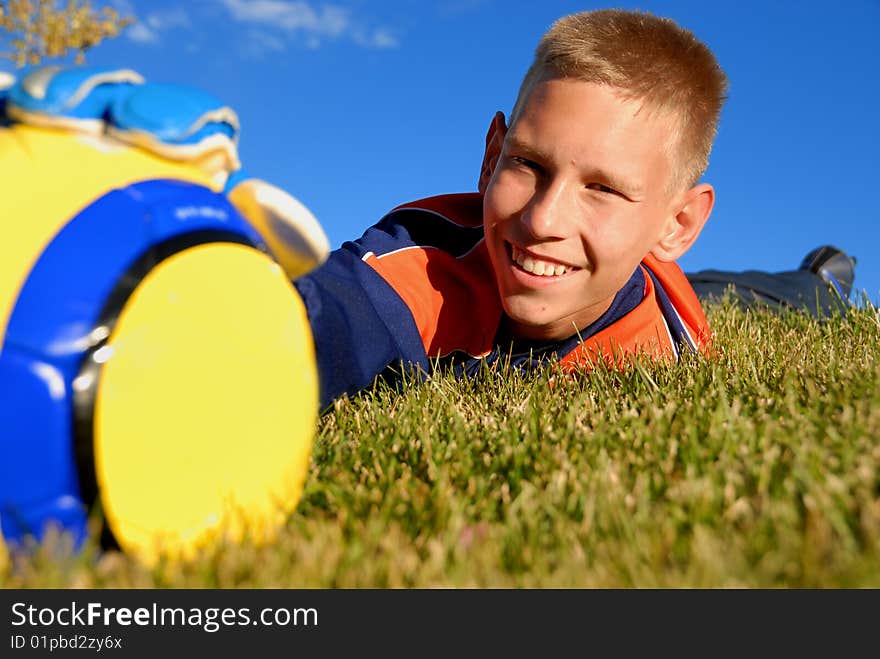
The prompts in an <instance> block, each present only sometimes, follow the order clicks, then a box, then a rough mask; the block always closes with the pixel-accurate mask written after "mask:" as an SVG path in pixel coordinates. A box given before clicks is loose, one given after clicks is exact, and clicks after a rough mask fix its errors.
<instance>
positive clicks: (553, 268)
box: [511, 245, 571, 277]
mask: <svg viewBox="0 0 880 659" xmlns="http://www.w3.org/2000/svg"><path fill="white" fill-rule="evenodd" d="M511 256H512V257H513V260H514V262H515V263H516V264H517V265H518V266H519V267H520V268H522V269H523V270H525V271H526V272H531V273H532V274H533V275H538V276H539V277H554V276H555V277H560V276H562V275H564V274H565V273H566V272H568V271H569V270H571V268H569V267H568V266H564V265H562V264H559V263H550V262H549V261H541V260H540V259H535V258H532V257H531V256H526V254H525V252H523V251H522V250H521V249H518V248H517V247H514V246H512V245H511Z"/></svg>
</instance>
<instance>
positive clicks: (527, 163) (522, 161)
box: [510, 156, 542, 172]
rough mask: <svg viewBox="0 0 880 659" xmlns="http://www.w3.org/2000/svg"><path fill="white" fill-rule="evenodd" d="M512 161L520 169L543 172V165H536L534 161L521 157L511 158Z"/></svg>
mask: <svg viewBox="0 0 880 659" xmlns="http://www.w3.org/2000/svg"><path fill="white" fill-rule="evenodd" d="M510 160H511V161H512V162H513V163H514V164H515V165H518V166H520V167H525V168H526V169H533V170H535V171H536V172H540V171H542V168H541V165H539V164H538V163H536V162H535V161H534V160H529V159H528V158H522V157H520V156H510Z"/></svg>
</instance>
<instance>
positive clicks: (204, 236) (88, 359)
mask: <svg viewBox="0 0 880 659" xmlns="http://www.w3.org/2000/svg"><path fill="white" fill-rule="evenodd" d="M211 243H233V244H238V245H245V246H247V247H253V248H254V249H257V250H259V251H261V252H264V253H268V251H267V250H266V248H265V247H264V246H263V245H259V244H255V243H254V242H253V241H251V240H248V239H247V238H246V237H245V236H243V235H241V234H238V233H234V232H232V231H225V230H221V229H206V230H203V231H193V232H191V233H186V234H181V235H177V236H174V237H173V238H169V239H167V240H165V241H163V242H161V243H157V244H156V245H153V246H152V247H151V248H150V249H148V250H147V251H146V252H144V253H143V254H141V256H139V257H138V258H137V259H136V260H135V261H134V263H133V264H132V265H131V267H129V268H128V270H126V271H125V272H124V273H123V275H122V276H121V277H120V278H119V281H118V282H117V283H116V286H115V287H114V288H113V291H112V292H111V293H110V295H109V296H108V297H107V301H106V302H105V304H104V307H103V308H102V310H101V313H100V314H99V315H98V320H97V323H96V324H95V327H94V329H95V330H98V329H100V328H103V329H102V331H101V335H102V336H103V338H101V339H100V340H98V341H97V342H95V343H94V344H93V345H92V346H91V347H90V348H89V349H88V350H87V351H86V353H85V355H84V356H83V360H82V363H81V365H80V368H79V372H78V373H77V376H76V378H74V383H79V385H78V386H75V387H74V389H73V441H74V455H75V460H76V470H77V475H78V477H79V489H80V497H81V498H82V501H83V503H85V505H86V507H87V508H88V509H89V511H90V513H91V512H94V511H95V510H96V508H100V507H101V506H102V503H101V497H100V490H99V487H98V477H97V473H96V468H95V451H94V431H95V403H96V401H97V397H98V382H99V381H100V379H101V372H102V370H103V364H102V363H99V362H97V361H96V360H95V353H97V352H98V350H100V349H101V348H103V347H104V346H105V345H107V341H108V340H109V338H110V337H111V336H112V335H113V330H114V329H115V327H116V324H117V322H118V321H119V316H120V314H121V313H122V310H123V308H124V307H125V304H126V303H127V302H128V299H129V298H130V297H131V295H132V294H133V293H134V291H135V289H136V288H137V287H138V286H140V284H141V282H142V281H143V280H144V279H145V278H146V277H147V275H148V274H149V273H150V272H151V271H152V270H153V269H154V268H155V267H156V266H158V265H159V264H160V263H162V261H164V260H166V259H168V258H170V257H172V256H174V255H175V254H179V253H180V252H183V251H185V250H187V249H190V248H192V247H197V246H200V245H207V244H211ZM144 496H148V493H144ZM99 512H100V513H101V514H100V515H99V517H100V519H101V535H100V543H101V546H102V547H103V548H104V549H119V542H118V541H117V540H116V538H115V536H114V535H113V530H112V529H111V528H110V525H109V524H108V523H107V520H106V517H105V516H104V515H103V510H99Z"/></svg>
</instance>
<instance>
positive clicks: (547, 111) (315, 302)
mask: <svg viewBox="0 0 880 659" xmlns="http://www.w3.org/2000/svg"><path fill="white" fill-rule="evenodd" d="M726 86H727V81H726V78H725V75H724V73H723V72H722V70H721V68H720V67H719V65H718V63H717V61H716V60H715V57H714V56H713V54H712V53H711V51H710V50H709V49H708V48H707V47H706V46H705V45H704V44H702V43H701V42H700V41H698V40H697V39H696V38H695V37H694V36H693V35H692V34H691V33H690V32H688V31H686V30H684V29H682V28H681V27H679V26H678V25H676V24H675V23H674V22H672V21H671V20H668V19H664V18H658V17H655V16H652V15H650V14H644V13H638V12H629V11H619V10H601V11H594V12H584V13H580V14H575V15H571V16H566V17H564V18H562V19H560V20H558V21H557V22H556V23H555V24H554V25H553V26H552V27H551V29H550V30H549V31H548V32H547V33H546V34H545V35H544V37H543V39H542V40H541V43H540V45H539V46H538V49H537V51H536V55H535V60H534V63H533V64H532V66H531V68H530V69H529V71H528V73H527V74H526V76H525V79H524V81H523V84H522V87H521V89H520V92H519V96H518V98H517V101H516V104H515V106H514V109H513V112H512V115H511V119H510V122H509V125H508V124H507V123H506V122H505V119H504V116H503V114H502V113H500V112H499V113H497V114H496V115H495V117H494V119H493V120H492V123H491V125H490V128H489V132H488V135H487V139H486V150H485V156H484V160H483V166H482V170H481V173H480V178H479V185H478V188H479V192H478V193H469V194H458V195H445V196H441V197H434V198H430V199H425V200H421V201H419V202H415V203H411V204H406V205H403V206H400V207H398V208H397V209H395V210H394V211H392V212H391V213H390V214H389V215H387V216H386V217H385V218H383V219H382V220H381V221H380V222H379V223H378V224H377V225H375V226H373V227H371V228H370V229H368V230H367V232H366V233H365V234H364V235H363V236H362V237H361V238H360V239H359V240H357V241H354V242H349V243H345V244H344V245H343V246H342V247H341V248H340V249H339V250H336V251H335V252H333V254H331V256H330V258H329V260H328V262H327V263H326V264H325V265H324V266H323V267H321V268H319V269H318V270H317V271H315V272H313V273H311V274H309V275H307V276H305V277H302V278H300V279H299V280H297V282H296V286H297V289H298V290H299V292H300V294H301V295H302V297H303V299H304V300H305V303H306V307H307V309H308V312H309V319H310V322H311V324H312V329H313V334H314V337H315V345H316V352H317V357H318V363H319V371H320V373H321V382H322V395H321V399H322V402H323V403H324V404H327V403H329V402H330V401H332V400H333V399H334V398H336V397H338V396H339V395H342V394H343V393H351V392H354V391H357V390H359V389H362V388H364V387H366V386H368V385H369V384H370V383H371V382H372V381H373V380H374V378H375V377H376V376H377V375H382V374H385V373H388V372H389V369H392V370H393V369H394V368H395V367H397V366H399V365H400V364H401V363H403V364H405V365H413V366H419V367H421V368H423V369H425V370H428V368H429V361H428V359H429V357H430V358H439V359H440V360H441V361H444V360H445V361H447V362H452V363H454V364H456V365H457V368H458V369H459V371H462V372H465V373H467V372H472V371H473V370H475V369H477V368H479V366H480V365H481V364H483V363H486V362H489V363H491V362H494V361H495V360H497V359H498V358H499V357H500V356H502V355H505V356H508V355H509V356H510V357H511V360H512V362H513V364H514V365H521V364H525V363H534V362H536V361H541V360H542V359H546V358H547V357H548V356H556V357H558V358H559V359H560V360H561V361H562V363H563V364H568V365H574V364H580V363H585V362H589V361H592V360H593V359H595V358H596V355H597V354H598V353H600V352H601V353H604V354H611V353H615V354H621V353H622V354H634V353H636V352H647V353H648V354H651V355H654V356H657V357H660V356H664V355H668V356H675V355H677V354H678V353H679V351H680V350H682V349H689V350H699V349H701V348H702V347H703V346H705V345H706V342H707V340H708V337H709V328H708V325H707V323H706V318H705V316H704V314H703V311H702V309H701V307H700V303H699V301H698V299H697V297H696V295H695V294H694V292H693V290H692V289H691V287H690V285H689V284H688V282H687V279H686V278H685V276H684V275H683V273H682V272H681V270H680V269H679V267H678V266H677V265H676V263H675V260H676V259H678V258H679V257H680V256H681V255H682V254H684V253H685V252H686V251H687V250H688V249H689V248H690V247H691V245H693V243H694V241H695V240H696V239H697V237H698V236H699V234H700V231H701V230H702V228H703V226H704V224H705V222H706V220H707V219H708V217H709V215H710V213H711V211H712V206H713V203H714V199H715V193H714V190H713V188H712V186H711V185H709V184H708V183H698V180H699V177H700V176H701V175H702V173H703V172H704V171H705V168H706V166H707V164H708V156H709V151H710V149H711V145H712V140H713V138H714V135H715V132H716V126H717V123H718V116H719V113H720V109H721V105H722V103H723V99H724V94H725V90H726Z"/></svg>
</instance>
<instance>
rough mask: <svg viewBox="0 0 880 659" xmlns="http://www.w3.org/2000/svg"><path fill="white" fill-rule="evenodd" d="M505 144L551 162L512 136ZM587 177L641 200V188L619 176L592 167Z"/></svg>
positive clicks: (538, 150)
mask: <svg viewBox="0 0 880 659" xmlns="http://www.w3.org/2000/svg"><path fill="white" fill-rule="evenodd" d="M506 142H507V143H508V144H509V145H510V146H511V147H512V148H513V149H514V150H515V151H517V152H519V153H521V154H523V155H525V156H527V157H531V158H535V159H536V160H540V161H544V162H547V161H548V160H552V158H551V157H550V155H549V153H548V152H546V151H544V150H542V149H539V148H536V147H534V146H532V145H530V144H526V143H525V142H523V141H521V140H519V139H517V138H516V137H514V136H513V135H508V136H507V140H506ZM586 174H587V175H588V176H590V177H591V178H595V179H596V180H598V181H599V182H600V183H602V184H603V185H607V186H609V187H611V188H614V189H615V190H617V191H618V192H620V193H622V194H624V195H626V196H627V197H628V198H629V199H630V200H632V201H637V200H639V199H640V198H641V196H642V194H643V190H642V188H641V186H638V185H636V184H634V183H631V182H629V181H626V180H624V179H622V178H620V177H619V176H616V175H614V174H611V173H610V172H608V171H607V170H604V169H602V168H601V167H596V166H592V167H590V168H589V170H588V171H587V172H586Z"/></svg>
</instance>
